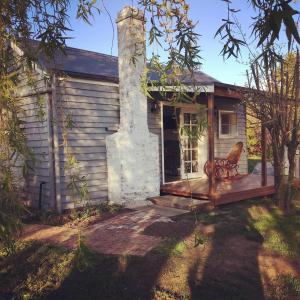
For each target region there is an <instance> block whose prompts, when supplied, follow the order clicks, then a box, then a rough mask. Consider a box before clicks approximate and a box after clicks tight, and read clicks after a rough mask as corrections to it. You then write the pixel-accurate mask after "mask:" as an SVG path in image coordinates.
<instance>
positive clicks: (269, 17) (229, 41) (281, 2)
mask: <svg viewBox="0 0 300 300" xmlns="http://www.w3.org/2000/svg"><path fill="white" fill-rule="evenodd" d="M222 1H223V2H225V3H226V5H227V18H226V19H222V21H223V24H222V25H221V26H220V27H219V29H218V30H217V32H216V34H215V36H218V35H219V36H220V37H221V40H223V41H224V45H223V48H222V50H221V54H222V55H223V56H224V57H226V58H229V57H230V56H233V57H235V58H237V57H238V56H239V55H240V51H241V47H243V46H247V47H249V42H248V41H249V40H250V39H251V40H253V39H254V43H255V46H256V48H260V47H261V46H262V45H264V49H263V50H262V51H263V53H270V52H274V49H273V45H274V43H275V42H276V41H279V40H280V38H281V40H282V38H283V33H282V31H283V29H282V27H285V37H286V41H287V43H288V48H289V49H290V48H291V46H292V44H293V41H295V42H296V43H297V44H300V35H299V31H298V29H297V18H299V11H298V10H296V9H294V8H293V5H292V4H291V2H292V1H285V0H262V1H261V0H251V1H249V3H251V4H252V7H253V9H254V12H255V15H254V17H252V19H253V23H252V24H251V28H252V34H251V36H250V37H248V36H246V35H245V34H244V33H243V32H242V29H241V27H240V23H239V21H238V18H237V16H236V14H237V13H238V12H239V11H240V10H237V9H234V8H232V1H230V0H222Z"/></svg>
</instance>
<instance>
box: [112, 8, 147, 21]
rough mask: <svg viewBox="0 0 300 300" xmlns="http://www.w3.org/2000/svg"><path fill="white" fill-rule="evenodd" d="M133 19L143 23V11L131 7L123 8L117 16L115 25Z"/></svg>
mask: <svg viewBox="0 0 300 300" xmlns="http://www.w3.org/2000/svg"><path fill="white" fill-rule="evenodd" d="M128 18H133V19H136V20H140V21H143V22H145V16H144V13H143V11H141V10H140V9H138V8H136V7H133V6H125V7H124V8H123V9H122V10H121V11H120V12H119V14H118V17H117V21H116V22H117V23H119V22H121V21H124V20H125V19H128Z"/></svg>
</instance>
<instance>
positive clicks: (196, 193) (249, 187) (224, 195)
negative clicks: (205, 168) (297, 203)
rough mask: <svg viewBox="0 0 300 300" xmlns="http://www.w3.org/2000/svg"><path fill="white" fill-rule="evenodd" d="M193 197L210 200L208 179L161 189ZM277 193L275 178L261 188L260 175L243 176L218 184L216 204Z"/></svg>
mask: <svg viewBox="0 0 300 300" xmlns="http://www.w3.org/2000/svg"><path fill="white" fill-rule="evenodd" d="M191 191H192V197H193V198H196V199H209V197H208V179H204V178H198V179H191V180H189V181H187V180H182V181H178V182H173V183H167V184H164V185H163V186H162V187H161V192H162V193H163V194H171V195H177V196H184V197H190V196H191ZM274 192H275V188H274V177H273V176H268V177H267V185H266V186H261V176H260V175H254V174H250V175H243V176H241V177H239V178H236V179H233V180H227V181H217V182H216V194H215V204H216V205H221V204H227V203H232V202H236V201H241V200H245V199H250V198H254V197H262V196H268V195H272V194H274Z"/></svg>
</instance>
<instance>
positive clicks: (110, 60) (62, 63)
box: [30, 40, 221, 85]
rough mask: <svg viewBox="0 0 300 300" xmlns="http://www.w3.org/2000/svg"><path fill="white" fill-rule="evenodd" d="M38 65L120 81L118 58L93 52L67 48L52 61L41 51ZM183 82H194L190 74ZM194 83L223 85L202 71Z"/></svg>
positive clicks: (154, 76) (34, 43) (152, 75)
mask: <svg viewBox="0 0 300 300" xmlns="http://www.w3.org/2000/svg"><path fill="white" fill-rule="evenodd" d="M30 45H32V48H33V50H37V48H38V45H39V42H38V41H33V40H32V41H30ZM38 63H39V64H40V65H41V66H42V67H43V68H44V69H45V70H49V69H51V70H55V71H61V72H64V73H66V74H69V75H73V76H77V77H88V78H99V79H106V80H111V81H118V80H119V74H118V57H116V56H112V55H107V54H102V53H97V52H93V51H88V50H82V49H77V48H72V47H66V48H65V53H63V52H62V51H59V50H58V51H57V52H56V53H55V54H54V56H53V58H52V59H51V60H49V58H47V57H46V55H44V54H43V52H41V51H40V52H39V55H38ZM128 63H129V62H128ZM149 79H150V80H157V79H158V76H157V74H155V72H150V73H149ZM181 81H182V82H183V83H185V84H191V83H192V80H191V76H190V75H189V73H187V74H186V75H183V76H182V78H181ZM194 82H195V83H196V84H199V85H205V84H215V83H221V82H220V81H218V80H216V79H215V78H213V77H211V76H209V75H207V74H205V73H204V72H202V71H196V72H195V74H194Z"/></svg>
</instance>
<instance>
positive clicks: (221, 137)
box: [218, 110, 238, 139]
mask: <svg viewBox="0 0 300 300" xmlns="http://www.w3.org/2000/svg"><path fill="white" fill-rule="evenodd" d="M222 113H227V114H231V113H233V114H235V115H236V130H235V133H233V134H221V114H222ZM218 123H219V126H218V127H219V139H232V138H236V137H237V136H238V114H237V112H236V111H233V110H219V111H218Z"/></svg>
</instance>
